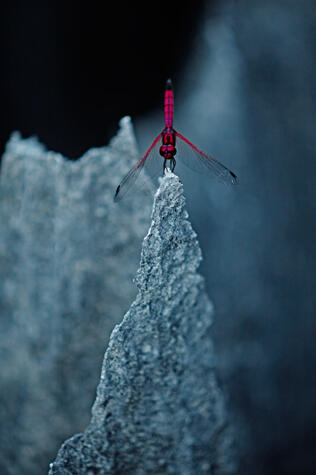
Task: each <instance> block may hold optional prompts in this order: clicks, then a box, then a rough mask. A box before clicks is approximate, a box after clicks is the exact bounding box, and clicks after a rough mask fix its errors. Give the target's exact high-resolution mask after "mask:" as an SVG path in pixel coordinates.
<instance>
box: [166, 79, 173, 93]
mask: <svg viewBox="0 0 316 475" xmlns="http://www.w3.org/2000/svg"><path fill="white" fill-rule="evenodd" d="M166 89H167V90H170V89H172V81H171V79H170V78H169V79H167V82H166Z"/></svg>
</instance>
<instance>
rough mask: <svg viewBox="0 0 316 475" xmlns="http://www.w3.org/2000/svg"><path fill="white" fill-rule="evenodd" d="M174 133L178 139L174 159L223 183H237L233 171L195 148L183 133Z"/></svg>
mask: <svg viewBox="0 0 316 475" xmlns="http://www.w3.org/2000/svg"><path fill="white" fill-rule="evenodd" d="M175 134H176V137H177V139H178V140H177V144H176V148H177V155H176V159H179V162H181V163H184V164H185V165H186V166H187V167H188V168H190V169H191V170H193V171H195V172H197V173H201V174H205V173H207V175H208V176H210V177H211V178H214V177H215V178H217V179H218V180H219V181H221V182H223V183H226V184H229V185H236V184H237V183H238V180H237V176H236V175H235V173H233V172H232V171H231V170H229V169H228V168H227V167H225V165H223V164H222V163H220V162H219V161H218V160H216V158H214V157H212V156H211V155H208V154H207V153H205V152H203V150H200V149H199V148H197V147H196V146H195V145H194V144H193V143H191V142H190V141H189V140H188V139H187V138H185V137H184V136H183V135H181V134H179V133H178V132H175Z"/></svg>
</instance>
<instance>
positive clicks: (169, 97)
mask: <svg viewBox="0 0 316 475" xmlns="http://www.w3.org/2000/svg"><path fill="white" fill-rule="evenodd" d="M172 123H173V91H172V83H171V79H168V81H167V84H166V91H165V125H166V127H172Z"/></svg>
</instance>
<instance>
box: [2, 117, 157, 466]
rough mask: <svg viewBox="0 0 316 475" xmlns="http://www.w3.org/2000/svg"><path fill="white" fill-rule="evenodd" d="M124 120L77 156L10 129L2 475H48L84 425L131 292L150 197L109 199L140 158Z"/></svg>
mask: <svg viewBox="0 0 316 475" xmlns="http://www.w3.org/2000/svg"><path fill="white" fill-rule="evenodd" d="M137 155H138V154H137V149H136V143H135V138H134V134H133V130H132V127H131V123H130V120H129V118H125V119H123V121H122V122H121V129H120V131H119V133H118V135H117V136H116V137H115V138H114V140H113V141H112V142H111V143H110V145H109V146H108V147H103V148H97V149H92V150H90V151H88V152H87V153H86V154H85V155H84V156H83V157H82V158H81V159H80V160H78V161H77V162H71V161H68V160H65V159H64V157H62V156H61V155H60V154H57V153H54V152H48V151H46V149H45V147H44V146H43V145H42V144H40V143H39V142H38V141H37V139H35V138H30V139H26V140H22V138H21V137H20V135H19V134H18V133H15V134H14V135H13V136H12V138H11V139H10V141H9V143H8V144H7V147H6V152H5V154H4V157H3V162H2V175H1V186H0V199H1V207H0V229H1V234H0V276H1V286H0V355H1V374H0V386H1V394H0V419H1V425H0V453H1V456H0V473H1V474H2V475H5V474H14V475H16V474H18V473H23V474H31V475H36V474H42V473H46V472H47V467H48V464H49V462H50V461H51V460H52V458H53V457H54V455H55V454H56V451H57V450H58V447H59V446H60V444H61V443H62V441H63V440H65V438H67V437H69V436H70V435H71V434H73V433H75V432H78V431H82V430H83V429H84V428H85V427H86V425H87V424H88V422H89V409H90V407H91V404H92V403H93V400H94V395H95V390H96V387H97V383H98V379H99V373H100V367H101V363H102V358H103V354H104V348H105V346H106V344H107V340H108V337H109V334H110V332H111V330H112V328H113V326H114V324H115V323H116V322H117V321H118V319H119V318H121V316H122V314H124V312H125V311H126V310H127V308H128V306H129V305H130V302H131V300H132V299H133V298H134V296H135V294H136V292H135V286H134V285H133V282H132V279H133V276H134V275H135V272H136V269H137V265H138V262H139V259H138V256H139V252H140V246H141V239H142V238H143V236H144V234H145V232H146V229H148V225H149V222H150V212H151V202H150V200H149V199H148V198H147V197H146V195H145V194H144V193H143V192H141V191H140V192H137V193H135V194H131V195H130V198H129V199H128V200H126V201H124V202H122V203H121V204H120V205H117V204H114V203H113V195H114V191H115V188H116V186H117V184H118V183H119V181H120V180H121V178H122V176H123V175H124V174H125V173H126V172H127V170H128V169H129V168H130V166H131V164H132V162H133V160H134V159H135V158H136V157H137Z"/></svg>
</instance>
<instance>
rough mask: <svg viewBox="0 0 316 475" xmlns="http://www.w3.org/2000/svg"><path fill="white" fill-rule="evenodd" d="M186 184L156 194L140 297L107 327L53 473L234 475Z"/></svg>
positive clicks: (174, 183)
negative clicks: (80, 410)
mask: <svg viewBox="0 0 316 475" xmlns="http://www.w3.org/2000/svg"><path fill="white" fill-rule="evenodd" d="M200 262H201V251H200V247H199V244H198V241H197V237H196V234H195V232H194V231H193V230H192V227H191V224H190V222H189V221H188V214H187V212H186V210H185V199H184V196H183V187H182V184H181V183H180V181H179V179H178V177H177V176H175V175H173V174H171V173H168V174H167V175H166V176H165V177H164V178H163V179H161V184H160V188H159V190H158V191H157V193H156V196H155V202H154V208H153V214H152V224H151V227H150V229H149V232H148V234H147V236H146V237H145V239H144V242H143V248H142V254H141V262H140V268H139V270H138V272H137V276H136V284H137V287H138V295H137V297H136V299H135V301H134V303H133V304H132V305H131V308H130V310H129V311H128V312H127V313H126V315H125V317H124V319H123V321H122V323H121V324H119V325H117V326H116V327H115V329H114V330H113V332H112V335H111V338H110V343H109V347H108V349H107V351H106V353H105V357H104V362H103V367H102V374H101V380H100V383H99V386H98V391H97V398H96V401H95V403H94V406H93V409H92V418H91V422H90V424H89V426H88V428H87V429H86V430H85V432H84V433H82V434H78V435H75V436H74V437H72V438H71V439H69V440H68V441H66V442H65V443H64V444H63V446H62V447H61V449H60V451H59V453H58V456H57V459H56V461H55V462H54V463H53V464H51V469H50V472H49V473H50V475H57V474H89V473H91V474H92V473H93V474H95V473H98V474H100V475H101V474H123V473H124V474H149V473H155V474H163V473H168V474H180V473H181V474H183V475H185V474H192V475H193V474H197V473H223V474H224V473H232V472H233V471H234V458H233V455H232V454H233V451H232V444H231V442H232V438H231V433H230V430H229V428H228V425H227V419H226V415H225V408H224V399H223V395H222V393H221V391H220V389H219V387H218V384H217V381H216V375H215V357H214V351H213V345H212V339H211V333H210V330H211V323H212V313H213V309H212V304H211V302H210V301H209V299H208V297H207V295H206V293H205V290H204V280H203V278H202V277H201V275H199V274H198V273H197V268H198V266H199V264H200Z"/></svg>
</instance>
